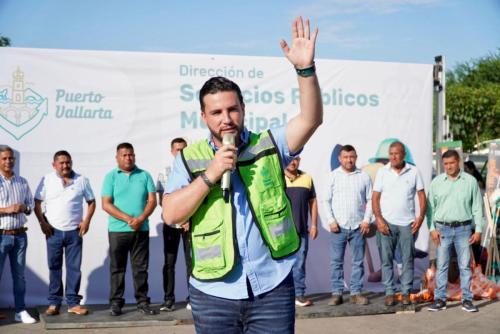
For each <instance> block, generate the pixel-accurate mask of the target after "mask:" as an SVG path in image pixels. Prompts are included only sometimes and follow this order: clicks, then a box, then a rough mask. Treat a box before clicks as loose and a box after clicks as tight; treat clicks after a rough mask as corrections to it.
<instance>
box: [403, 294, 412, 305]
mask: <svg viewBox="0 0 500 334" xmlns="http://www.w3.org/2000/svg"><path fill="white" fill-rule="evenodd" d="M401 304H403V305H404V306H408V305H410V304H411V300H410V295H403V299H402V300H401Z"/></svg>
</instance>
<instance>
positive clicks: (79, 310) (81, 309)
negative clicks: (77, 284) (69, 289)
mask: <svg viewBox="0 0 500 334" xmlns="http://www.w3.org/2000/svg"><path fill="white" fill-rule="evenodd" d="M68 313H73V314H78V315H87V314H89V310H88V309H87V308H86V307H85V306H82V305H75V306H73V307H68Z"/></svg>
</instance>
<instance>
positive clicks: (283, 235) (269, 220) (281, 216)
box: [262, 204, 295, 251]
mask: <svg viewBox="0 0 500 334" xmlns="http://www.w3.org/2000/svg"><path fill="white" fill-rule="evenodd" d="M262 216H263V218H264V219H263V224H262V225H263V226H262V228H263V229H264V231H263V232H264V233H265V234H267V235H268V238H267V239H268V241H269V246H270V247H271V249H272V250H273V251H278V250H281V249H283V248H285V247H287V246H289V245H288V244H289V243H290V240H293V238H291V236H290V234H293V233H295V231H294V229H293V226H292V224H293V221H292V220H291V219H289V217H287V205H286V204H282V205H279V206H277V207H267V208H266V207H262Z"/></svg>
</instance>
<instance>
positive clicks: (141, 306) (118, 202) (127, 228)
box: [101, 143, 157, 316]
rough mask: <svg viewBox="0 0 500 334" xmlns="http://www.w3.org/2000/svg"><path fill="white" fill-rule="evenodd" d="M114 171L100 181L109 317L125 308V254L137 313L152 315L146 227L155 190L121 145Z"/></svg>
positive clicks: (131, 152)
mask: <svg viewBox="0 0 500 334" xmlns="http://www.w3.org/2000/svg"><path fill="white" fill-rule="evenodd" d="M116 162H117V163H118V168H115V169H113V170H112V171H111V172H109V173H108V174H107V175H106V177H105V178H104V183H103V185H102V191H101V195H102V208H103V210H104V211H106V212H107V213H108V214H109V220H108V222H109V223H108V237H109V256H110V260H111V263H110V273H111V292H110V298H109V299H110V304H111V315H113V316H118V315H120V314H122V310H121V309H122V307H123V305H124V304H125V299H123V292H124V290H125V269H126V268H127V260H128V253H129V252H130V262H131V265H132V272H133V278H134V289H135V298H136V300H137V309H138V311H139V312H141V313H142V314H148V315H153V314H156V313H157V312H156V311H154V310H152V309H150V307H149V297H148V266H149V224H148V217H149V216H150V215H151V214H152V213H153V210H154V209H155V207H156V196H155V195H156V188H155V185H154V183H153V179H152V178H151V175H149V173H148V172H146V171H144V170H142V169H140V168H138V167H137V166H136V165H135V154H134V148H133V147H132V145H131V144H129V143H121V144H119V145H118V147H117V148H116Z"/></svg>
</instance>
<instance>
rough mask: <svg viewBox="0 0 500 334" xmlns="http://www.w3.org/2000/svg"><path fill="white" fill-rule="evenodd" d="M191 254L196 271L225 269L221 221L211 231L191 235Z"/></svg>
mask: <svg viewBox="0 0 500 334" xmlns="http://www.w3.org/2000/svg"><path fill="white" fill-rule="evenodd" d="M209 225H211V224H209ZM193 253H194V254H193V255H194V264H195V267H196V270H199V271H203V272H211V271H215V270H219V269H222V268H224V267H225V265H226V261H225V259H224V230H223V229H222V221H220V222H219V223H218V227H217V228H216V229H213V230H212V231H207V232H205V233H197V234H193Z"/></svg>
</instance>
